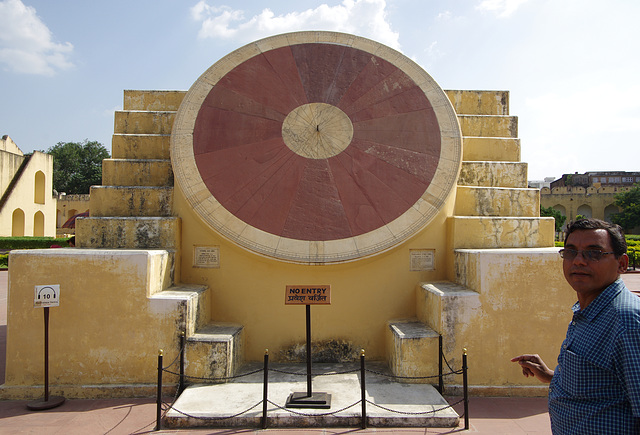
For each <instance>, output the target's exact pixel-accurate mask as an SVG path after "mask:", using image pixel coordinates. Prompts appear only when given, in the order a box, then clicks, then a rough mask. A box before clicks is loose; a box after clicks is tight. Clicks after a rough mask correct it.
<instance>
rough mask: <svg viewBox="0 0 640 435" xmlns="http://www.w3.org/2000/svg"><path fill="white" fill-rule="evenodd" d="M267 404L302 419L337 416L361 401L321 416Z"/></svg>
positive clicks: (269, 401)
mask: <svg viewBox="0 0 640 435" xmlns="http://www.w3.org/2000/svg"><path fill="white" fill-rule="evenodd" d="M267 402H268V403H270V404H271V405H273V406H275V407H276V408H278V409H282V410H283V411H287V412H290V413H291V414H296V415H302V416H304V417H324V416H326V415H334V414H337V413H339V412H342V411H346V410H347V409H349V408H353V407H354V406H356V405H357V404H359V403H361V402H362V400H358V401H357V402H356V403H353V404H351V405H349V406H346V407H344V408H342V409H338V410H336V411H332V412H325V413H321V414H305V413H303V412H298V411H293V410H291V409H289V408H284V407H282V406H280V405H278V404H276V403H273V402H272V401H271V400H267Z"/></svg>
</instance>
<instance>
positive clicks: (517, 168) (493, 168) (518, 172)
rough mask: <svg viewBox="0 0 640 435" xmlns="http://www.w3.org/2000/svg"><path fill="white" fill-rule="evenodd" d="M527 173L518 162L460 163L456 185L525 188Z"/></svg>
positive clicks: (523, 166) (522, 164)
mask: <svg viewBox="0 0 640 435" xmlns="http://www.w3.org/2000/svg"><path fill="white" fill-rule="evenodd" d="M527 171H528V165H527V164H526V163H519V162H462V166H461V167H460V176H459V177H458V185H459V186H482V187H511V188H526V187H527V185H528V183H527Z"/></svg>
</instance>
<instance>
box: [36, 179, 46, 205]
mask: <svg viewBox="0 0 640 435" xmlns="http://www.w3.org/2000/svg"><path fill="white" fill-rule="evenodd" d="M44 200H45V177H44V172H42V171H38V172H36V175H35V189H34V202H35V203H36V204H44Z"/></svg>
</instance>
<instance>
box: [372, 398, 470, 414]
mask: <svg viewBox="0 0 640 435" xmlns="http://www.w3.org/2000/svg"><path fill="white" fill-rule="evenodd" d="M462 402H464V399H460V400H458V401H457V402H455V403H452V404H450V405H448V406H443V407H442V408H438V409H432V410H431V411H418V412H409V411H398V410H395V409H390V408H387V407H385V406H382V405H378V404H377V403H374V402H372V401H371V400H367V403H368V404H370V405H373V406H375V407H376V408H380V409H384V410H385V411H389V412H393V413H394V414H404V415H426V414H435V413H436V412H440V411H444V410H445V409H449V408H453V407H454V406H456V405H458V404H460V403H462Z"/></svg>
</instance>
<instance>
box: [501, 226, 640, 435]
mask: <svg viewBox="0 0 640 435" xmlns="http://www.w3.org/2000/svg"><path fill="white" fill-rule="evenodd" d="M626 252H627V243H626V241H625V239H624V234H623V233H622V229H621V228H620V227H619V226H617V225H613V224H610V223H608V222H604V221H600V220H597V219H583V220H578V221H575V222H573V223H572V224H571V225H570V226H569V228H568V230H567V237H566V238H565V242H564V249H562V250H560V256H561V257H562V258H563V265H562V268H563V271H564V276H565V278H566V280H567V282H568V283H569V284H570V285H571V287H573V289H574V290H575V291H576V294H577V296H578V302H577V303H576V304H575V305H574V306H573V308H572V310H573V320H572V321H571V323H570V324H569V328H568V330H567V337H566V338H565V340H564V342H563V343H562V347H561V349H560V355H559V356H558V366H557V367H556V369H555V371H554V370H551V369H550V368H549V367H547V365H546V364H545V363H544V361H542V359H541V358H540V357H539V356H538V355H520V356H517V357H515V358H513V359H512V360H511V361H513V362H518V363H519V364H520V366H521V367H522V373H523V374H524V376H527V377H529V376H535V377H536V378H537V379H539V380H540V381H542V382H547V383H551V385H550V386H549V416H550V418H551V430H552V431H553V433H554V435H558V434H563V435H564V434H580V435H586V434H615V435H621V434H640V298H639V297H638V296H636V295H634V294H633V293H631V292H630V291H629V290H628V289H627V288H626V287H625V285H624V283H623V282H622V280H621V279H620V273H623V272H625V271H626V270H627V265H628V263H629V258H628V257H627V254H626Z"/></svg>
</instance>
